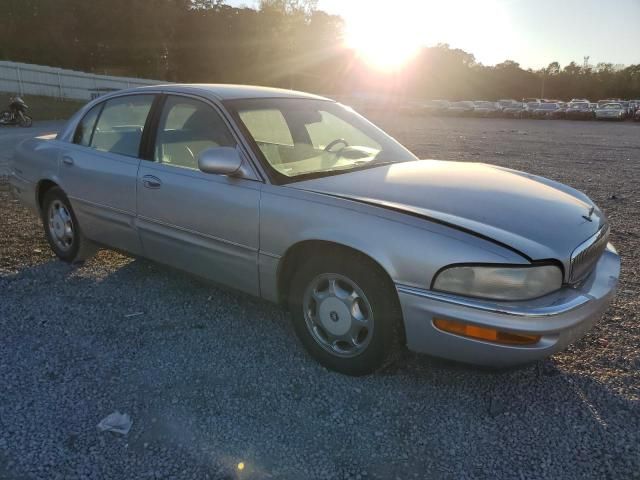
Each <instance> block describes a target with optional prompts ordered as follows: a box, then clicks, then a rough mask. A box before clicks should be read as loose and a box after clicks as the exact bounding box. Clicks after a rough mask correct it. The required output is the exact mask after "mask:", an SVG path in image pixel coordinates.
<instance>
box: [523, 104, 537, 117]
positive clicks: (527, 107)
mask: <svg viewBox="0 0 640 480" xmlns="http://www.w3.org/2000/svg"><path fill="white" fill-rule="evenodd" d="M540 105H542V102H527V103H525V104H524V105H523V108H522V112H520V118H532V115H533V112H534V111H535V110H536V109H537V108H538V107H539V106H540Z"/></svg>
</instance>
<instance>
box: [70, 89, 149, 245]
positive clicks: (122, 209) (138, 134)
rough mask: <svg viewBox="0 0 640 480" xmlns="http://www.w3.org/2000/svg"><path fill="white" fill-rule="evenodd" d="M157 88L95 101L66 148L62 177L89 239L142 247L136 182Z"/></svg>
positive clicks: (109, 243)
mask: <svg viewBox="0 0 640 480" xmlns="http://www.w3.org/2000/svg"><path fill="white" fill-rule="evenodd" d="M154 99H155V95H153V94H136V95H126V96H121V97H115V98H112V99H110V100H107V101H105V102H103V103H100V104H98V105H96V106H95V107H93V108H92V109H91V110H89V112H87V114H86V115H85V116H84V118H83V119H82V120H81V121H80V123H79V124H78V128H77V130H76V132H75V135H74V139H73V144H69V145H68V146H67V147H65V149H64V151H63V152H62V158H61V163H60V178H61V180H62V183H63V185H62V187H63V189H64V191H65V192H66V194H67V196H68V197H69V200H70V201H71V204H72V206H73V210H74V212H75V214H76V216H77V218H78V222H79V224H80V228H81V229H82V231H83V233H84V234H85V235H86V236H87V237H88V238H90V239H92V240H95V241H97V242H100V243H103V244H105V245H108V246H110V247H114V248H118V249H122V250H125V251H127V252H130V253H133V254H139V253H141V251H142V249H141V245H140V239H139V237H138V233H137V231H136V229H135V216H136V182H137V174H138V166H139V164H140V155H139V154H140V145H141V140H142V133H143V131H144V127H145V123H146V122H147V118H148V117H149V112H150V111H151V106H152V104H153V101H154Z"/></svg>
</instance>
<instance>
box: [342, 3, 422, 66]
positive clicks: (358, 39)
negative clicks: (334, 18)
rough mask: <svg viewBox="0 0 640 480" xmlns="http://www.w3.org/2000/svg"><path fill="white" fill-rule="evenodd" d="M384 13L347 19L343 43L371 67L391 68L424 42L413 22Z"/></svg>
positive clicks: (404, 61)
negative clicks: (390, 16)
mask: <svg viewBox="0 0 640 480" xmlns="http://www.w3.org/2000/svg"><path fill="white" fill-rule="evenodd" d="M385 13H386V12H381V11H376V10H373V11H368V12H366V13H365V12H360V14H359V15H355V16H352V17H350V18H347V22H346V29H345V44H346V46H347V47H348V48H352V49H353V50H355V52H356V53H357V55H358V56H359V57H360V58H361V59H362V60H364V61H365V62H366V63H367V64H369V65H370V66H372V67H374V68H376V69H378V70H382V71H394V70H399V69H401V68H402V67H403V66H404V65H406V64H407V63H408V62H409V61H410V60H411V59H412V58H413V57H415V56H416V55H417V54H418V52H419V51H420V48H421V47H422V46H423V43H422V39H421V36H420V33H419V31H418V30H417V29H416V28H414V22H413V21H411V20H410V19H406V18H403V19H396V18H389V16H388V15H385Z"/></svg>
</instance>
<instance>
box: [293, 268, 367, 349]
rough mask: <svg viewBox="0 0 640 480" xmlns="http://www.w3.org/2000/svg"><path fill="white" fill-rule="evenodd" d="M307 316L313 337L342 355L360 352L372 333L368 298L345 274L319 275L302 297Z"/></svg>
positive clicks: (325, 346) (306, 320)
mask: <svg viewBox="0 0 640 480" xmlns="http://www.w3.org/2000/svg"><path fill="white" fill-rule="evenodd" d="M303 308H304V319H305V323H306V325H307V328H308V329H309V332H310V333H311V336H312V337H313V339H314V340H315V341H316V342H317V343H318V344H319V345H320V346H321V347H322V348H324V349H325V350H327V351H328V352H329V353H331V354H333V355H338V356H341V357H354V356H356V355H358V354H359V353H361V352H362V351H363V350H364V349H365V348H366V347H367V345H369V342H370V341H371V337H372V335H373V313H372V311H371V305H370V304H369V300H367V297H366V296H365V294H364V292H363V291H362V290H361V289H360V287H358V285H356V283H355V282H353V281H352V280H350V279H348V278H347V277H345V276H343V275H338V274H334V273H328V274H323V275H318V276H317V277H316V278H314V279H313V281H312V282H311V283H310V284H309V286H308V287H307V289H306V290H305V293H304V298H303Z"/></svg>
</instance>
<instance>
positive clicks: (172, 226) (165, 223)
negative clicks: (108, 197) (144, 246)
mask: <svg viewBox="0 0 640 480" xmlns="http://www.w3.org/2000/svg"><path fill="white" fill-rule="evenodd" d="M137 217H138V219H140V220H143V221H145V222H149V223H153V224H156V225H162V226H163V227H169V228H173V229H176V230H179V231H181V232H185V233H189V234H192V235H197V236H199V237H203V238H208V239H210V240H215V241H217V242H221V243H225V244H227V245H233V246H235V247H240V248H244V249H246V250H249V251H251V252H258V249H257V248H255V247H250V246H248V245H243V244H241V243H237V242H233V241H231V240H226V239H224V238H220V237H216V236H215V235H209V234H207V233H202V232H198V231H196V230H191V229H189V228H184V227H179V226H178V225H174V224H172V223H168V222H163V221H161V220H156V219H153V218H150V217H146V216H144V215H138V216H137ZM138 228H144V226H142V225H140V224H138Z"/></svg>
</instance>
